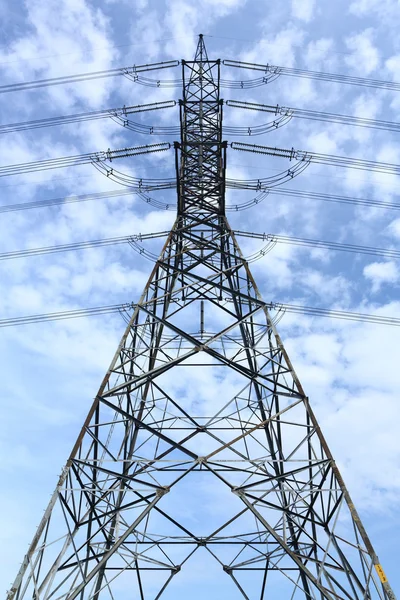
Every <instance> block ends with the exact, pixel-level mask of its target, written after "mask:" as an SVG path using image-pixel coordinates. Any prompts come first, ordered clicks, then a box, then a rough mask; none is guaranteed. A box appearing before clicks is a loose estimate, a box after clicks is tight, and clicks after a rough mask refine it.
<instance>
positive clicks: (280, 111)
mask: <svg viewBox="0 0 400 600" xmlns="http://www.w3.org/2000/svg"><path fill="white" fill-rule="evenodd" d="M226 105H227V106H231V107H232V108H243V109H247V110H255V111H258V112H267V113H270V114H273V115H275V116H276V117H277V119H275V120H274V121H273V123H272V125H274V127H275V128H277V127H280V126H281V125H284V124H286V123H287V122H288V121H290V120H291V119H292V117H297V118H300V119H308V120H311V121H322V122H327V123H339V124H341V125H353V126H355V127H366V128H369V129H381V130H385V131H394V132H399V131H400V123H392V122H391V121H382V120H377V119H364V118H362V117H353V116H350V115H339V114H335V113H328V112H319V111H316V110H307V109H304V108H289V107H286V106H279V105H278V104H275V105H268V104H256V103H255V102H242V101H240V100H227V101H226ZM265 127H266V125H258V126H255V127H248V128H246V127H237V128H236V129H237V130H242V131H243V133H242V135H244V132H246V131H248V133H247V134H246V135H258V132H259V131H260V133H264V130H265ZM0 131H1V130H0ZM237 135H238V134H237Z"/></svg>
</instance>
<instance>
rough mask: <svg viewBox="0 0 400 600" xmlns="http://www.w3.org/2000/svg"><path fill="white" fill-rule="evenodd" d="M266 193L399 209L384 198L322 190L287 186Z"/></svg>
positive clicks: (397, 205)
mask: <svg viewBox="0 0 400 600" xmlns="http://www.w3.org/2000/svg"><path fill="white" fill-rule="evenodd" d="M268 195H272V196H286V197H288V198H299V199H306V200H322V201H324V202H333V203H337V204H354V205H359V206H370V207H371V208H384V209H389V210H400V204H396V203H392V202H388V201H385V200H371V199H369V198H355V197H352V196H341V195H339V194H333V195H332V194H324V193H323V192H309V191H306V190H291V189H289V188H273V189H271V190H269V191H268Z"/></svg>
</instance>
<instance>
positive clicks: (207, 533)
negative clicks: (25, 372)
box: [8, 36, 395, 600]
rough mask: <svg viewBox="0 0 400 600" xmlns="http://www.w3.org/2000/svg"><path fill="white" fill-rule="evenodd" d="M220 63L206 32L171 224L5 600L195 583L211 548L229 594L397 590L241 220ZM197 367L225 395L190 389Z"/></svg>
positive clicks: (194, 72) (363, 595)
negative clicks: (253, 265)
mask: <svg viewBox="0 0 400 600" xmlns="http://www.w3.org/2000/svg"><path fill="white" fill-rule="evenodd" d="M219 71H220V63H219V61H209V60H208V58H207V54H206V49H205V46H204V42H203V38H202V37H201V36H200V40H199V44H198V48H197V52H196V56H195V59H194V61H191V62H183V81H184V85H183V100H182V102H181V140H180V142H179V143H176V144H175V147H176V153H177V159H178V160H177V190H178V214H177V218H176V221H175V224H174V226H173V228H172V231H171V232H170V234H169V236H168V238H167V240H166V243H165V245H164V247H163V250H162V252H161V255H160V257H159V258H158V260H157V261H156V263H155V266H154V268H153V271H152V273H151V275H150V279H149V281H148V283H147V285H146V287H145V289H144V292H143V294H142V296H141V298H140V300H139V302H138V303H137V304H136V305H135V309H134V312H133V315H132V317H131V319H130V321H129V324H128V327H127V328H126V331H125V333H124V335H123V338H122V340H121V343H120V345H119V347H118V349H117V352H116V354H115V357H114V359H113V361H112V363H111V366H110V368H109V370H108V372H107V373H106V376H105V377H104V380H103V382H102V384H101V386H100V389H99V391H98V393H97V395H96V398H95V401H94V403H93V405H92V407H91V409H90V411H89V414H88V416H87V419H86V421H85V423H84V425H83V428H82V430H81V432H80V434H79V436H78V439H77V441H76V443H75V446H74V448H73V450H72V452H71V455H70V457H69V459H68V461H67V464H66V466H65V468H64V469H63V471H62V474H61V476H60V479H59V481H58V484H57V487H56V490H55V492H54V494H53V496H52V498H51V501H50V504H49V506H48V508H47V509H46V511H45V513H44V516H43V518H42V521H41V523H40V525H39V528H38V531H37V533H36V535H35V537H34V539H33V541H32V544H31V546H30V548H29V550H28V552H27V554H26V556H25V558H24V561H23V563H22V566H21V568H20V571H19V574H18V576H17V578H16V580H15V583H14V585H13V587H12V589H11V590H10V592H9V594H8V600H14V599H16V600H22V599H23V598H34V599H35V600H50V599H51V600H57V599H58V600H61V599H65V600H74V599H75V598H79V599H80V600H83V599H86V600H89V599H94V600H97V599H99V598H104V599H107V598H110V599H113V598H125V597H126V598H128V597H129V598H135V599H138V600H149V599H152V600H156V599H158V598H160V597H161V596H162V597H165V598H177V597H185V598H186V597H188V595H189V594H190V590H191V583H190V573H191V569H192V567H193V565H194V564H195V561H196V558H198V557H200V556H201V555H202V553H203V556H204V552H206V553H207V556H209V557H211V558H212V559H213V560H214V561H216V564H217V565H218V568H219V569H220V573H221V578H222V579H223V578H225V579H226V582H227V592H226V595H224V596H223V597H224V598H225V597H226V598H228V597H229V598H247V599H251V600H253V599H254V600H256V599H257V600H258V599H259V600H263V599H264V598H276V597H280V598H287V599H292V598H305V599H307V600H311V599H317V598H318V599H326V600H338V599H341V600H347V599H349V600H350V599H351V600H375V599H381V600H384V599H388V600H389V599H390V600H394V599H395V595H394V593H393V591H392V590H391V588H390V586H389V583H388V581H387V578H386V576H385V574H384V572H383V570H382V567H381V566H380V564H379V561H378V558H377V556H376V554H375V552H374V550H373V547H372V545H371V542H370V540H369V538H368V536H367V534H366V532H365V530H364V527H363V525H362V522H361V520H360V518H359V516H358V514H357V512H356V510H355V508H354V505H353V503H352V501H351V499H350V496H349V493H348V491H347V489H346V487H345V485H344V482H343V479H342V477H341V475H340V473H339V470H338V468H337V466H336V464H335V461H334V460H333V458H332V455H331V453H330V451H329V448H328V446H327V443H326V441H325V439H324V437H323V434H322V432H321V430H320V427H319V425H318V422H317V420H316V418H315V416H314V413H313V411H312V408H311V406H310V403H309V400H308V398H307V396H306V394H305V392H304V390H303V388H302V386H301V384H300V382H299V380H298V378H297V376H296V373H295V371H294V369H293V366H292V364H291V362H290V360H289V357H288V355H287V353H286V351H285V348H284V346H283V344H282V341H281V339H280V337H279V335H278V333H277V331H276V329H275V325H274V323H273V321H272V319H271V317H270V314H269V311H268V306H267V304H266V303H265V302H264V301H263V300H262V298H261V296H260V293H259V291H258V289H257V286H256V284H255V282H254V279H253V277H252V275H251V273H250V271H249V266H248V263H247V261H246V260H245V259H244V258H243V256H242V254H241V251H240V248H239V246H238V244H237V241H236V238H235V235H234V233H233V231H232V230H231V228H230V226H229V224H228V222H227V219H226V216H225V165H226V158H225V153H226V144H225V142H223V141H222V138H221V127H222V102H221V99H220V97H219ZM196 369H197V370H199V369H200V370H201V373H202V374H203V376H204V378H205V379H206V378H207V376H208V375H207V374H208V373H214V374H215V379H214V381H216V380H219V381H222V382H223V389H224V394H223V395H215V394H214V395H213V394H212V393H211V392H212V390H209V392H210V398H209V399H208V401H206V402H205V403H203V404H200V403H199V404H197V403H196V402H193V400H192V399H191V397H190V395H189V394H188V389H187V387H185V385H186V384H182V386H181V387H179V382H180V381H183V382H184V381H187V379H185V374H189V377H190V374H191V373H194V372H195V371H196ZM189 381H190V379H189ZM194 381H198V379H196V380H194ZM193 385H194V383H193ZM204 486H216V487H217V488H218V490H219V494H220V496H219V502H220V503H222V504H223V505H224V506H225V510H224V511H217V512H216V514H212V512H211V511H209V512H207V510H205V512H204V515H205V518H204V519H203V520H202V522H201V528H200V529H201V530H198V527H196V528H194V527H193V524H192V523H191V522H190V519H188V518H186V517H185V511H183V510H182V504H181V503H180V502H179V499H180V498H181V499H182V498H183V499H184V501H185V504H186V505H190V506H191V507H192V509H193V510H195V511H198V510H200V507H199V498H200V496H201V490H202V489H203V487H204ZM184 571H186V581H187V582H188V583H187V587H186V588H185V592H184V595H181V593H182V588H180V590H181V592H180V593H179V592H178V593H177V588H176V587H174V586H175V582H176V581H179V579H180V578H181V577H182V576H183V575H182V574H183V572H184ZM230 584H231V585H230ZM213 597H215V598H216V597H217V595H215V596H213ZM218 597H221V596H220V595H218Z"/></svg>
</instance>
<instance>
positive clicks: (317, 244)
mask: <svg viewBox="0 0 400 600" xmlns="http://www.w3.org/2000/svg"><path fill="white" fill-rule="evenodd" d="M235 235H238V236H241V237H248V238H253V239H259V240H263V241H269V242H271V243H272V244H273V245H275V244H277V243H278V244H290V245H292V246H307V247H310V248H322V249H324V250H338V251H340V252H351V253H353V254H368V255H371V256H382V257H384V258H394V259H398V258H400V250H395V249H391V248H375V247H374V246H357V245H355V244H344V243H340V242H327V241H324V240H312V239H307V238H299V237H292V236H288V235H276V234H274V233H251V232H247V231H235ZM1 258H2V255H1V254H0V260H1Z"/></svg>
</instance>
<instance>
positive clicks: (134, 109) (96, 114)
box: [0, 100, 176, 134]
mask: <svg viewBox="0 0 400 600" xmlns="http://www.w3.org/2000/svg"><path fill="white" fill-rule="evenodd" d="M174 106H176V102H175V100H166V101H165V102H153V103H151V104H141V105H140V104H138V105H136V106H122V107H121V108H108V109H106V110H95V111H90V112H83V113H76V114H74V115H64V116H61V117H50V118H49V119H35V120H34V121H25V122H19V123H9V124H6V125H0V134H1V133H13V132H15V131H27V130H30V129H39V128H41V127H53V126H55V125H68V124H69V123H81V122H83V121H95V120H97V119H105V118H111V119H113V120H114V121H116V122H117V123H119V124H120V125H123V126H125V127H127V126H128V124H129V123H130V121H129V120H128V119H127V117H128V115H131V114H135V113H142V112H149V111H153V110H160V109H163V108H172V107H174ZM142 127H146V126H145V125H143V126H142ZM146 132H147V131H146ZM147 133H148V132H147ZM150 133H157V132H150Z"/></svg>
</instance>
